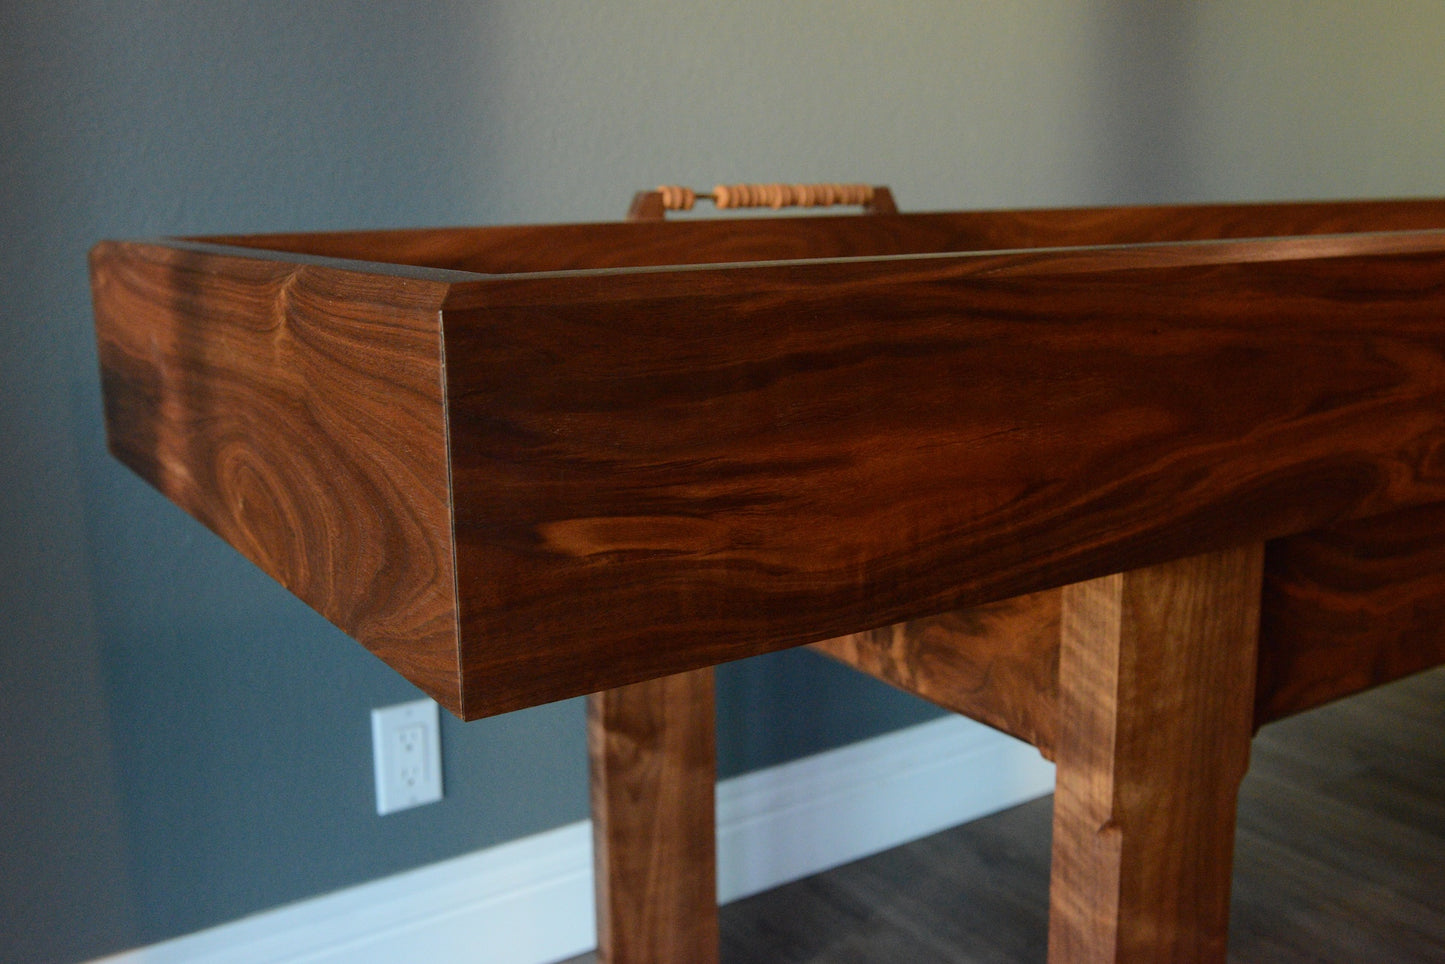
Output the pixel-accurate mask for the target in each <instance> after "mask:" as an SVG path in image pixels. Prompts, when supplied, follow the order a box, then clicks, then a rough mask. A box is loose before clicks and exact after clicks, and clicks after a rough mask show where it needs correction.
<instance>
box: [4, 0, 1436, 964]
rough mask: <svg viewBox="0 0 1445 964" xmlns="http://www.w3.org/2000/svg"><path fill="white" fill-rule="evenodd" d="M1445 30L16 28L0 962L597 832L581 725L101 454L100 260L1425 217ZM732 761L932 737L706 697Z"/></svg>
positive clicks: (740, 5) (201, 19)
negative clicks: (1100, 207)
mask: <svg viewBox="0 0 1445 964" xmlns="http://www.w3.org/2000/svg"><path fill="white" fill-rule="evenodd" d="M1442 51H1445V5H1442V4H1440V3H1438V2H1435V0H1428V2H1427V0H1418V2H1396V3H1391V4H1388V5H1386V4H1361V3H1356V2H1309V3H1305V2H1259V0H1253V2H1251V0H1235V2H1221V3H1210V4H1202V3H1192V2H1182V0H1181V2H1177V3H1145V2H1138V3H1128V2H1109V0H1093V2H1082V0H1080V2H1070V3H1063V2H1060V3H1045V2H1015V3H1007V4H1005V3H992V2H984V0H976V2H968V3H955V2H942V0H938V2H911V3H889V2H882V0H878V2H851V3H848V2H821V0H819V2H795V3H788V4H765V3H761V2H734V3H729V4H703V3H697V2H672V3H668V2H663V0H652V2H636V0H634V2H626V3H598V2H548V3H531V4H527V3H522V2H518V0H509V2H497V3H477V4H463V3H418V4H400V3H398V4H377V3H361V2H355V3H346V2H326V3H277V2H257V0H246V2H236V0H226V2H208V3H179V2H172V3H141V2H112V3H86V4H79V3H54V2H43V3H42V2H15V0H7V2H5V3H3V4H0V336H3V342H0V573H3V577H0V614H3V617H4V618H3V622H0V961H27V962H31V961H47V960H53V961H73V960H79V959H82V958H85V957H89V956H93V955H96V954H100V953H103V952H108V951H114V950H118V949H121V948H124V947H129V946H135V945H137V944H142V943H149V942H153V941H156V940H159V939H162V938H165V937H169V936H174V935H177V934H180V933H184V932H187V931H190V930H194V929H197V928H201V927H204V926H207V925H210V924H215V923H219V922H222V921H224V920H228V919H231V918H234V917H237V916H240V915H242V914H245V913H248V912H252V911H256V910H260V909H263V908H266V907H269V906H273V905H275V904H278V903H281V902H284V901H289V900H293V899H296V898H300V897H305V896H308V895H312V894H316V893H320V892H323V891H326V890H329V889H333V888H337V887H342V886H345V885H348V884H353V883H357V882H360V881H363V880H366V879H369V878H372V877H375V876H378V875H381V874H385V873H390V872H393V871H396V870H399V869H402V868H405V867H408V866H414V865H417V864H421V863H425V862H429V861H432V860H436V859H439V858H443V857H447V856H451V855H455V854H459V853H463V852H466V851H468V850H471V849H474V848H477V847H483V846H487V845H490V844H494V843H497V842H500V841H503V840H507V839H510V838H513V837H516V836H519V835H522V834H527V833H531V832H534V831H538V830H542V829H545V828H548V827H551V826H555V825H558V824H561V823H564V822H567V821H571V820H575V819H578V818H580V817H581V816H583V814H584V809H585V778H584V753H583V743H582V734H581V730H582V715H581V711H580V707H579V705H578V704H577V703H576V702H572V703H565V704H560V705H554V706H547V707H541V708H537V709H534V710H529V711H525V712H521V713H516V714H513V715H510V716H506V717H502V718H499V719H494V720H489V721H484V722H481V723H476V724H470V725H467V726H461V725H459V724H455V723H454V721H450V720H449V721H447V723H446V725H445V728H444V729H445V732H444V740H445V746H446V751H445V752H446V777H447V798H446V799H445V800H444V801H443V802H442V803H440V804H438V805H436V806H432V807H426V808H422V809H419V810H415V811H410V812H407V813H403V814H398V815H395V816H391V817H387V818H385V819H381V818H378V817H376V816H375V814H374V811H373V801H372V790H371V784H370V747H369V735H368V728H367V727H368V719H367V711H368V710H369V708H370V707H372V706H376V705H383V704H386V703H390V702H395V701H397V700H401V699H407V698H410V697H412V696H413V695H414V691H413V690H412V689H411V688H410V687H409V686H408V685H407V684H405V683H403V682H401V681H400V680H398V679H397V678H395V677H394V676H393V675H392V674H391V673H390V672H389V671H388V670H386V669H385V668H383V667H382V666H381V665H380V664H379V663H377V662H376V661H375V660H373V659H372V658H371V657H370V656H369V655H367V654H366V653H365V652H364V651H363V650H362V649H361V648H360V647H359V646H357V645H355V644H354V643H352V642H350V641H349V640H347V639H345V638H344V637H343V636H341V635H340V634H339V633H337V632H336V631H335V630H334V629H332V628H331V627H330V626H328V625H327V624H326V623H324V622H323V621H322V620H321V619H319V618H318V617H316V616H314V615H313V614H311V613H310V612H309V611H308V610H306V609H305V608H304V607H302V606H301V605H300V604H299V603H297V602H296V601H295V600H293V599H292V598H291V597H289V596H288V595H287V594H286V593H285V592H284V591H282V590H280V589H279V588H277V587H276V586H274V585H272V584H271V583H269V582H268V581H267V580H266V579H264V578H262V577H261V576H259V575H258V574H257V573H256V572H255V571H253V570H252V569H251V568H250V567H249V566H248V565H247V564H246V563H244V562H242V561H241V560H240V559H239V558H238V557H237V556H236V555H235V554H234V553H232V552H231V551H230V550H228V549H227V548H226V547H224V546H223V545H220V544H219V543H218V542H217V540H216V539H215V538H213V537H212V536H211V535H210V534H209V533H207V532H206V531H204V530H203V529H202V528H201V527H200V526H199V525H196V524H194V523H193V522H191V521H190V520H189V519H187V518H185V517H184V516H183V515H182V514H181V513H180V512H179V511H178V510H176V509H174V508H172V507H171V506H170V505H168V504H167V503H166V502H165V501H164V500H163V499H161V497H160V496H158V495H157V494H156V493H154V492H152V491H151V490H149V489H148V488H147V487H146V486H145V485H143V484H142V483H140V482H139V481H138V480H137V479H135V478H134V477H133V476H131V475H130V474H128V473H127V472H126V471H125V470H123V469H122V468H121V467H119V466H118V465H116V464H114V463H113V462H111V461H110V460H109V459H108V458H107V456H106V455H105V453H104V449H103V439H102V436H101V428H100V414H99V399H98V393H97V385H96V377H95V368H96V362H95V354H94V349H93V345H92V342H91V336H90V318H89V305H88V293H87V289H86V276H85V264H84V257H85V252H86V249H87V248H88V247H89V246H90V245H91V244H92V243H93V242H95V241H96V240H98V239H100V238H103V237H131V236H145V235H159V234H177V233H203V232H247V231H273V230H300V229H324V228H349V227H371V226H401V225H415V224H457V223H505V222H523V221H557V220H596V219H612V218H615V217H617V216H618V215H619V214H620V213H621V212H622V211H623V210H624V209H625V206H626V204H627V201H628V199H629V196H630V194H631V192H632V191H633V190H634V189H636V188H639V187H647V186H650V185H653V184H656V183H659V182H662V181H674V182H679V183H688V184H698V185H705V184H710V183H712V182H713V181H715V180H719V179H728V180H744V179H749V180H779V179H784V180H825V179H827V180H834V179H837V180H855V179H856V180H868V181H872V182H875V183H887V184H890V185H892V187H893V188H894V190H895V193H896V195H897V197H898V199H899V201H900V202H901V204H902V205H903V206H904V207H905V208H906V209H912V210H921V209H931V208H948V207H952V208H957V207H983V206H1027V205H1044V204H1090V203H1111V202H1163V201H1186V200H1212V199H1248V198H1293V197H1307V196H1308V197H1341V196H1384V195H1413V194H1445V160H1442V158H1445V123H1442V121H1445V107H1442V105H1445V67H1442V64H1445V54H1442ZM721 688H722V704H721V709H720V716H721V720H722V734H721V739H722V747H721V753H722V758H723V770H724V772H725V773H736V772H741V771H745V770H748V769H752V768H754V767H757V766H762V765H767V764H770V763H775V762H780V761H782V760H786V759H790V758H792V757H796V756H798V755H801V754H804V753H808V752H812V751H815V750H817V749H821V748H823V747H826V746H831V745H837V744H841V743H845V742H849V741H851V740H854V739H857V738H860V737H862V736H866V735H871V734H874V733H877V732H881V731H883V730H886V729H889V728H892V727H896V726H899V725H902V724H905V723H910V722H914V721H917V720H919V719H923V718H925V717H926V716H927V715H929V712H930V711H929V710H927V709H926V708H924V707H922V706H920V705H918V704H915V703H913V702H911V701H909V700H907V699H905V698H903V697H901V696H897V695H896V694H892V693H891V692H889V691H886V690H884V689H882V688H881V687H878V686H875V685H874V684H871V683H866V682H862V681H859V680H855V679H854V678H852V677H850V676H849V675H847V674H846V673H845V672H844V671H842V670H839V669H836V668H833V667H831V666H829V665H828V664H825V663H823V662H822V661H821V660H817V659H815V658H813V657H811V656H810V655H808V654H799V653H789V654H781V655H777V656H773V657H768V658H765V659H760V660H755V661H749V662H747V663H743V664H738V665H736V666H734V667H729V668H728V669H727V670H726V671H725V672H724V673H723V675H722V681H721Z"/></svg>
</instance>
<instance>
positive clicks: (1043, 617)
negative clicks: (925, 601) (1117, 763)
mask: <svg viewBox="0 0 1445 964" xmlns="http://www.w3.org/2000/svg"><path fill="white" fill-rule="evenodd" d="M813 649H815V650H817V651H818V652H820V653H824V654H826V655H828V656H831V657H833V658H834V659H836V660H838V661H840V662H842V663H846V664H848V665H849V666H852V667H853V668H854V669H857V670H859V671H861V672H864V673H867V674H868V675H870V676H873V677H876V678H877V679H881V680H883V681H884V682H885V683H891V684H892V685H894V686H896V687H898V688H899V689H901V690H904V691H906V692H909V693H913V694H914V695H916V696H921V697H923V698H924V699H926V700H929V701H931V702H933V703H936V704H938V705H939V706H941V707H943V708H944V709H947V710H952V711H953V712H955V713H962V714H963V715H965V716H968V717H970V718H972V719H975V720H978V721H980V722H982V723H987V724H988V725H989V726H992V727H994V728H995V729H999V730H1002V731H1003V732H1005V733H1007V734H1009V735H1010V736H1015V737H1018V738H1019V739H1020V740H1024V741H1026V742H1028V743H1031V744H1033V745H1034V746H1036V747H1038V748H1039V751H1040V752H1041V753H1043V755H1044V756H1045V757H1048V758H1050V759H1052V758H1053V747H1054V733H1055V730H1056V728H1057V721H1058V712H1059V709H1058V702H1059V590H1047V591H1044V592H1037V593H1029V594H1026V595H1023V596H1016V597H1014V598H1013V599H1004V600H1000V601H999V602H994V603H987V604H985V605H982V606H975V607H973V608H971V609H960V610H956V611H954V612H950V613H944V614H943V615H941V616H928V617H925V618H923V619H914V620H910V621H908V622H904V623H895V624H894V625H892V626H885V627H883V628H881V629H873V630H869V631H867V632H863V633H852V634H849V635H847V636H839V637H837V638H835V639H826V640H823V641H822V642H818V643H814V644H813Z"/></svg>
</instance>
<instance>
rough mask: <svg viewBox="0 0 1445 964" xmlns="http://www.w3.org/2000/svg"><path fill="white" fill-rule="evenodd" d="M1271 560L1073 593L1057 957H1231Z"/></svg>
mask: <svg viewBox="0 0 1445 964" xmlns="http://www.w3.org/2000/svg"><path fill="white" fill-rule="evenodd" d="M1263 555H1264V551H1263V546H1262V545H1258V544H1256V545H1253V546H1249V547H1245V548H1240V549H1230V550H1226V551H1223V552H1216V553H1211V554H1208V555H1203V556H1195V557H1192V558H1188V559H1182V560H1177V561H1174V562H1170V563H1166V564H1164V565H1160V566H1154V567H1151V568H1148V569H1143V570H1136V571H1134V572H1128V573H1122V574H1118V575H1113V576H1107V577H1104V578H1102V579H1095V580H1091V581H1089V582H1086V583H1082V584H1079V585H1075V586H1069V587H1067V588H1066V589H1065V590H1064V592H1063V605H1062V615H1061V622H1062V647H1063V648H1062V652H1061V654H1060V660H1059V734H1058V744H1057V748H1056V749H1057V762H1058V778H1057V785H1056V790H1055V794H1054V840H1053V870H1052V881H1051V884H1050V912H1049V960H1050V961H1053V962H1057V964H1064V962H1068V964H1093V962H1105V961H1108V962H1116V961H1117V962H1124V961H1129V962H1148V961H1160V962H1163V961H1197V962H1206V961H1217V962H1223V961H1224V956H1225V949H1226V945H1227V939H1228V925H1229V886H1230V869H1231V859H1232V856H1233V842H1234V813H1235V800H1236V796H1237V793H1238V789H1239V782H1240V780H1242V779H1243V778H1244V773H1245V770H1246V769H1247V768H1248V762H1249V741H1250V737H1251V736H1252V735H1253V712H1254V672H1255V662H1256V650H1255V644H1256V638H1257V633H1258V627H1259V594H1260V584H1261V578H1262V565H1263Z"/></svg>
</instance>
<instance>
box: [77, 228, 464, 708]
mask: <svg viewBox="0 0 1445 964" xmlns="http://www.w3.org/2000/svg"><path fill="white" fill-rule="evenodd" d="M91 269H92V277H93V279H94V296H95V305H96V331H97V336H98V339H99V352H100V363H101V373H102V380H103V387H104V397H105V413H106V425H107V432H108V435H109V441H110V447H111V451H112V452H113V453H114V454H115V455H116V457H117V458H119V459H120V460H121V461H122V462H124V463H126V464H127V465H129V466H130V467H131V468H133V469H134V470H135V471H136V472H138V473H139V474H140V475H141V476H142V477H143V478H145V479H147V480H148V481H149V482H151V483H152V484H153V485H155V486H156V487H157V488H159V489H160V490H161V492H163V493H164V494H165V495H166V496H167V497H168V498H170V499H171V500H172V501H174V502H175V503H176V504H177V505H179V506H180V507H181V508H183V509H185V510H186V511H187V512H189V513H191V514H192V515H193V516H195V517H196V518H197V519H199V520H200V521H201V522H203V523H205V524H206V525H207V526H209V527H210V528H211V529H212V530H213V531H215V532H216V533H217V534H218V535H220V536H221V538H223V539H225V540H226V541H227V542H229V543H230V544H231V545H233V546H234V547H235V548H236V549H238V550H240V552H241V553H243V554H244V555H245V556H246V557H247V558H249V559H250V560H251V561H252V562H254V563H255V564H256V565H258V566H260V567H261V568H262V569H264V570H265V571H266V572H267V573H269V574H270V575H271V576H272V577H274V578H275V579H277V580H278V581H279V582H280V583H281V584H282V585H284V586H285V587H286V588H287V589H290V590H291V591H292V592H293V593H295V594H296V595H297V596H299V597H300V598H301V599H302V600H303V601H304V602H306V603H307V604H308V605H310V606H311V607H312V608H314V609H315V610H316V611H318V612H319V613H321V614H322V615H323V616H325V617H326V618H327V619H329V620H331V621H332V622H333V623H335V624H336V625H337V626H339V627H340V628H341V629H343V630H344V631H346V632H347V633H349V634H350V635H352V636H354V637H355V638H356V639H358V640H360V641H361V642H362V643H364V644H365V645H366V646H367V647H369V648H370V649H371V650H372V651H374V652H375V653H376V654H377V655H378V656H380V657H381V658H382V659H384V660H386V661H387V662H388V663H389V664H391V665H392V666H393V667H395V668H396V669H397V670H399V671H400V672H401V673H402V674H403V675H405V676H406V677H407V678H408V679H410V680H412V682H414V683H416V684H417V685H418V686H420V687H422V688H423V689H424V690H426V691H427V692H428V693H429V694H431V695H432V696H433V697H435V698H436V699H437V700H438V701H440V702H441V703H443V704H444V705H446V706H447V707H448V708H450V709H451V710H453V712H458V711H460V709H461V699H460V694H459V692H458V679H459V674H458V668H457V655H456V653H457V631H456V611H455V606H454V604H453V584H454V578H453V568H452V546H451V531H450V516H449V510H448V501H449V493H448V488H447V465H446V446H445V430H446V425H445V419H444V415H443V399H442V388H441V386H442V371H441V352H440V347H441V345H440V328H439V324H438V322H439V317H440V316H439V309H440V306H441V301H442V299H443V297H444V296H445V293H446V291H447V287H446V285H445V284H444V283H442V282H440V281H434V280H433V281H428V280H425V279H421V278H411V279H406V283H404V284H399V283H398V281H399V280H400V279H398V278H396V277H375V276H370V275H366V274H361V273H356V272H348V271H342V270H337V269H333V268H327V267H319V266H315V265H308V264H302V263H296V262H286V261H269V260H268V261H263V260H257V259H255V258H236V257H230V256H226V255H221V254H215V253H209V252H205V251H200V250H187V249H185V248H184V247H171V246H163V245H141V244H114V243H108V244H102V245H100V246H98V247H97V248H96V249H95V251H94V252H93V254H92V257H91Z"/></svg>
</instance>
